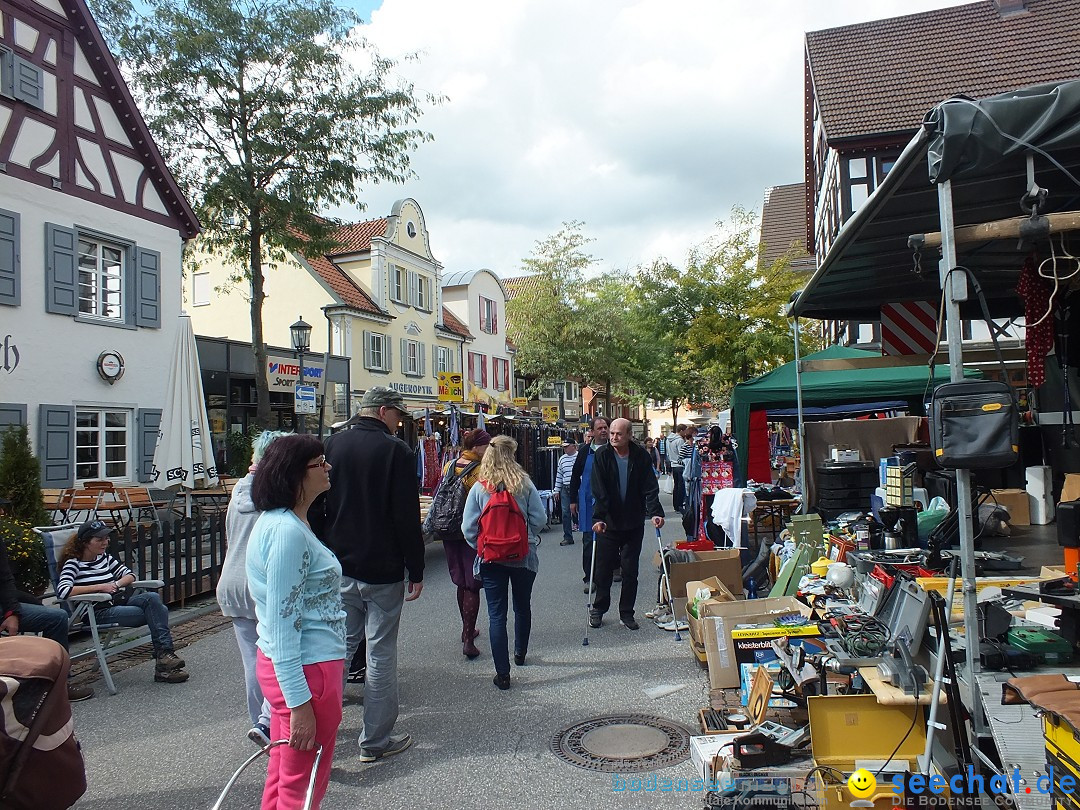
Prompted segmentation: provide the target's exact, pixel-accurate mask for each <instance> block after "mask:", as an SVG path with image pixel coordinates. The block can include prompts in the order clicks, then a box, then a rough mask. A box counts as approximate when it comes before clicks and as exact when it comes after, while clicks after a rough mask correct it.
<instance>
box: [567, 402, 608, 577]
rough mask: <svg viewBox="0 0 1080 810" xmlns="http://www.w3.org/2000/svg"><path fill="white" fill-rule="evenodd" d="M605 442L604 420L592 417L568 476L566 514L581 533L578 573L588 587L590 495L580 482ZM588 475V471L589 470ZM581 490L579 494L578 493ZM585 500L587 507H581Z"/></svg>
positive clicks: (605, 425)
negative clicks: (593, 456) (568, 512)
mask: <svg viewBox="0 0 1080 810" xmlns="http://www.w3.org/2000/svg"><path fill="white" fill-rule="evenodd" d="M607 442H608V420H607V419H605V418H604V417H602V416H595V417H593V420H592V421H591V422H590V423H589V429H588V430H587V431H585V441H584V443H583V444H581V445H580V446H579V447H578V451H577V455H576V456H575V457H574V469H573V470H572V471H571V473H570V514H571V515H573V516H574V520H575V521H577V524H578V526H579V527H580V529H581V570H582V571H583V572H584V576H583V577H582V578H581V581H582V582H585V583H588V582H589V580H590V579H591V577H590V576H589V566H590V565H591V564H592V560H593V556H592V544H593V532H592V493H591V490H590V489H589V488H588V483H587V482H586V485H585V486H584V487H583V486H582V478H583V477H584V475H585V465H586V463H587V462H588V460H589V458H590V457H591V456H592V455H593V453H595V452H596V450H597V448H599V447H602V446H604V445H606V444H607ZM589 470H590V473H591V470H592V467H590V468H589ZM583 489H584V490H585V491H584V492H582V491H581V490H583ZM584 499H588V503H582V501H583V500H584ZM588 592H589V586H588V585H586V586H585V593H588Z"/></svg>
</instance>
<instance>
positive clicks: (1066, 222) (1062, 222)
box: [920, 211, 1080, 248]
mask: <svg viewBox="0 0 1080 810" xmlns="http://www.w3.org/2000/svg"><path fill="white" fill-rule="evenodd" d="M1045 216H1046V218H1047V219H1048V220H1049V221H1050V233H1059V232H1061V231H1077V230H1080V211H1062V212H1061V213H1058V214H1046V215H1045ZM1029 219H1031V217H1013V218H1012V219H999V220H995V221H994V222H983V223H981V224H979V225H962V226H960V227H959V228H956V229H955V230H954V231H953V233H954V237H955V239H956V243H957V244H958V245H963V244H968V243H970V242H990V241H993V240H994V239H1019V238H1020V223H1022V222H1027V221H1028V220H1029ZM920 235H921V236H922V237H923V240H924V241H923V246H924V247H928V248H929V247H941V231H932V232H930V233H924V234H920Z"/></svg>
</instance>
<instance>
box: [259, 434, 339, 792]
mask: <svg viewBox="0 0 1080 810" xmlns="http://www.w3.org/2000/svg"><path fill="white" fill-rule="evenodd" d="M329 472H330V465H329V464H328V463H327V462H326V458H325V456H324V455H323V445H322V442H320V441H319V440H318V439H316V438H315V437H314V436H310V435H306V434H304V435H298V436H284V437H282V438H280V439H278V440H277V441H275V442H274V443H273V444H271V445H270V446H269V447H268V448H267V450H266V453H265V455H264V456H263V458H262V461H261V462H260V463H259V472H258V475H256V476H255V481H254V483H253V484H252V489H251V497H252V500H253V501H254V502H255V507H256V508H257V509H258V510H259V511H261V512H262V514H261V515H260V516H259V520H258V521H257V522H256V524H255V528H254V529H253V530H252V532H251V537H250V538H249V539H248V550H247V575H248V586H249V588H250V590H251V596H252V598H253V599H254V600H255V615H256V617H257V620H258V632H259V641H258V646H259V653H258V660H257V662H256V664H255V671H256V675H257V676H258V679H259V685H260V686H261V687H262V691H263V695H264V696H265V697H266V699H267V700H268V701H270V736H271V737H272V738H273V739H274V740H281V739H287V740H288V741H289V745H288V747H285V746H277V747H275V748H273V749H271V751H270V764H269V766H268V768H267V774H266V787H265V788H264V790H263V799H262V810H293V808H299V807H301V806H303V803H304V795H305V792H306V788H307V780H308V776H309V775H310V773H311V768H312V766H313V765H314V762H315V751H316V749H317V748H318V746H322V749H323V753H322V759H321V760H320V761H319V770H318V774H317V775H316V780H315V795H314V801H313V802H312V807H314V808H317V807H318V806H319V803H320V802H321V801H322V797H323V795H324V794H325V793H326V787H327V784H328V783H329V780H330V764H331V761H332V759H333V755H334V740H335V739H336V737H337V730H338V726H340V725H341V692H342V683H343V676H344V666H345V611H344V610H343V609H342V606H341V595H340V592H339V591H340V585H341V565H340V564H339V563H338V561H337V558H336V557H335V556H334V555H333V553H332V552H331V551H330V550H329V549H327V548H326V546H324V545H323V544H322V543H320V542H319V539H318V538H317V537H316V536H315V535H314V534H313V533H312V531H311V526H310V525H309V523H308V508H309V507H310V506H311V504H312V502H313V501H314V500H315V499H316V498H317V497H318V496H319V495H321V494H322V493H324V492H326V491H327V490H328V489H330V475H329Z"/></svg>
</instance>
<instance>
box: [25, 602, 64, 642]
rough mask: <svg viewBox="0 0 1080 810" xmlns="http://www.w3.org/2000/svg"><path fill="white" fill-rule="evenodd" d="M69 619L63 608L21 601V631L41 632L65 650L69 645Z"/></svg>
mask: <svg viewBox="0 0 1080 810" xmlns="http://www.w3.org/2000/svg"><path fill="white" fill-rule="evenodd" d="M68 620H69V616H68V614H67V611H66V610H63V609H62V608H50V607H45V606H44V605H34V604H31V603H30V602H20V603H19V632H20V633H41V635H43V636H44V637H45V638H51V639H52V640H53V641H55V642H56V643H57V644H59V645H60V646H62V647H63V648H64V649H65V650H66V649H67V647H68Z"/></svg>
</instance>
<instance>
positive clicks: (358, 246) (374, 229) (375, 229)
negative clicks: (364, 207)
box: [331, 217, 389, 256]
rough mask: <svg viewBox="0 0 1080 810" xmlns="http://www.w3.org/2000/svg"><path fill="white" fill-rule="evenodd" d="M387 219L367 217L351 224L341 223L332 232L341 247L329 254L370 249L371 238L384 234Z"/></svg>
mask: <svg viewBox="0 0 1080 810" xmlns="http://www.w3.org/2000/svg"><path fill="white" fill-rule="evenodd" d="M388 222H389V220H388V219H387V218H386V217H381V218H380V219H369V220H367V221H365V222H354V223H352V224H351V225H342V226H341V227H340V228H338V229H337V231H336V232H335V233H334V237H335V238H336V239H337V240H338V242H340V243H341V249H340V250H339V251H337V252H336V253H333V254H331V255H334V256H337V255H340V254H342V253H359V252H360V251H363V250H370V249H371V238H372V237H373V236H383V235H385V234H386V226H387V224H388Z"/></svg>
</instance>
